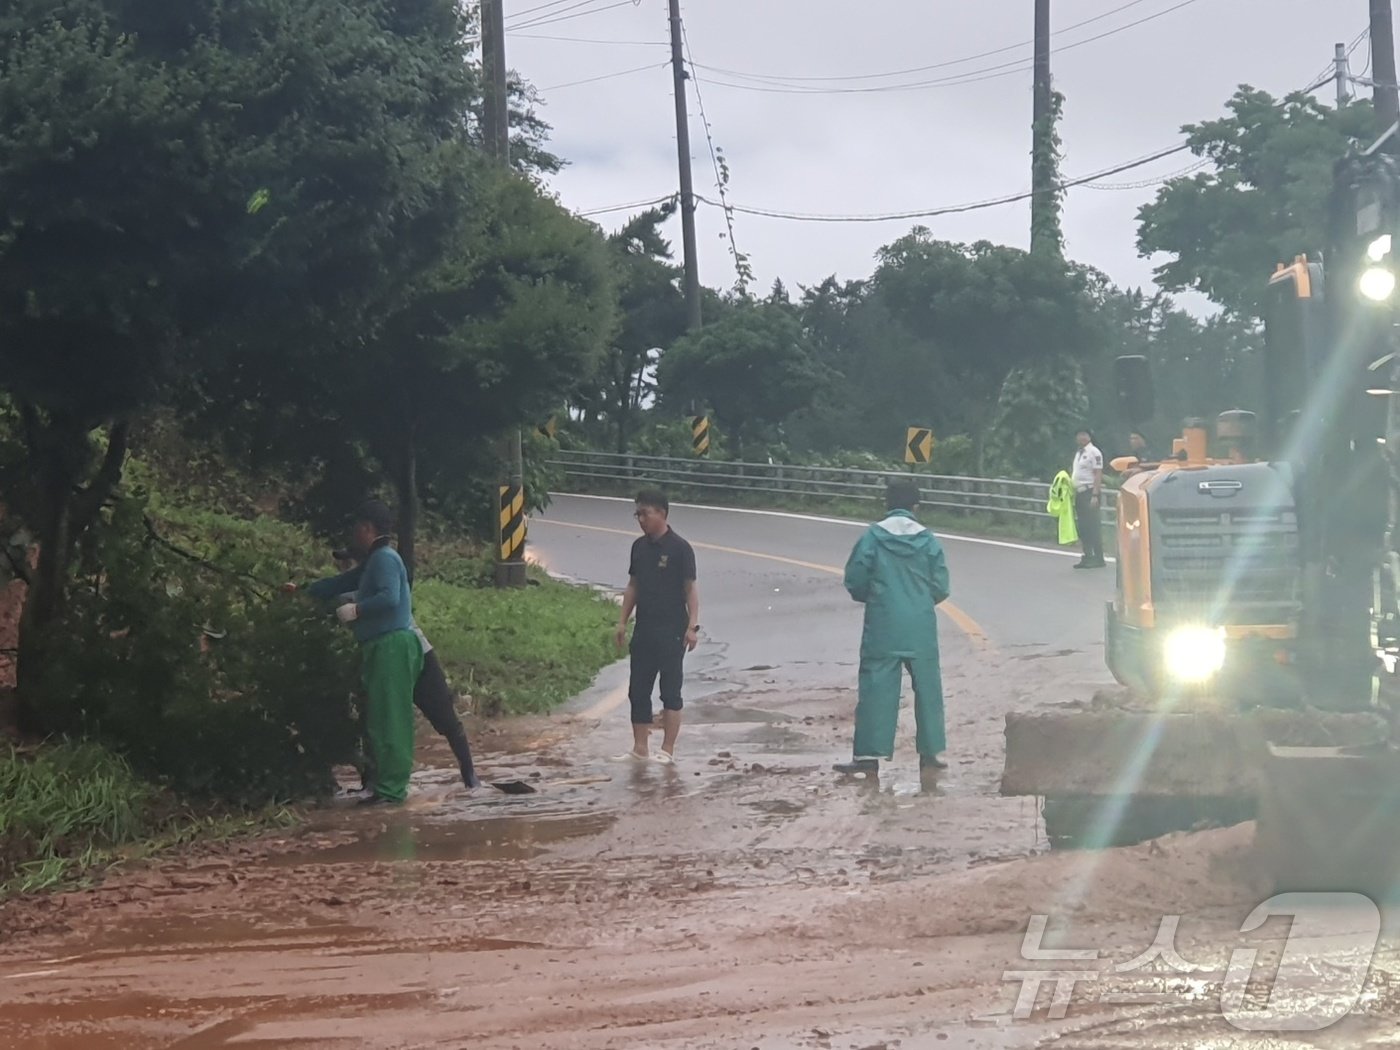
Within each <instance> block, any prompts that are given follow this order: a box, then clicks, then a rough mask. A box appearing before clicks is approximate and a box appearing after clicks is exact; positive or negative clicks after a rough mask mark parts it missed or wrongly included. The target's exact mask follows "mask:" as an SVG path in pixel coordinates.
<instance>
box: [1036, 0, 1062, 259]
mask: <svg viewBox="0 0 1400 1050" xmlns="http://www.w3.org/2000/svg"><path fill="white" fill-rule="evenodd" d="M1033 76H1034V88H1033V93H1032V102H1031V107H1032V108H1031V190H1032V195H1031V251H1037V250H1042V249H1044V248H1046V247H1047V245H1046V244H1045V243H1044V242H1045V239H1046V237H1047V235H1048V234H1050V233H1051V232H1052V231H1053V230H1054V219H1055V216H1054V214H1053V213H1054V211H1055V209H1056V207H1057V206H1058V202H1057V200H1056V197H1055V188H1054V186H1053V185H1048V184H1047V182H1048V180H1047V176H1049V179H1053V178H1054V170H1055V166H1054V165H1053V164H1051V163H1048V162H1047V161H1048V158H1049V155H1050V149H1051V145H1050V143H1049V141H1046V140H1049V139H1051V138H1053V136H1054V134H1055V129H1054V126H1053V119H1054V118H1053V116H1052V114H1051V110H1052V109H1053V105H1054V103H1053V101H1052V98H1051V94H1052V91H1053V87H1052V86H1051V81H1050V0H1035V71H1034V74H1033Z"/></svg>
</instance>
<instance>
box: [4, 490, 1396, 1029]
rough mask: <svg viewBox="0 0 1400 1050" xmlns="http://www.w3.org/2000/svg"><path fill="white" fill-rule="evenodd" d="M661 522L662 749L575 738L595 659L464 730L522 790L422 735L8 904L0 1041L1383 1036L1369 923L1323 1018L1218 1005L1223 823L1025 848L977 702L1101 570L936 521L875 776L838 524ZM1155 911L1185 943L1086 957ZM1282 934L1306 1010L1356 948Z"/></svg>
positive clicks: (581, 562) (1222, 966) (1057, 691)
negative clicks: (298, 794)
mask: <svg viewBox="0 0 1400 1050" xmlns="http://www.w3.org/2000/svg"><path fill="white" fill-rule="evenodd" d="M627 510H628V508H627V506H626V504H621V503H609V502H606V501H592V500H580V499H561V500H559V501H557V502H556V505H555V506H554V507H553V508H551V510H550V513H549V517H548V520H547V521H539V522H536V523H535V524H534V526H533V527H532V531H531V541H532V544H533V546H534V549H535V551H536V552H537V554H538V555H539V556H540V557H541V558H542V560H543V561H545V563H546V564H548V565H549V566H550V567H551V568H552V569H553V570H554V571H557V572H560V573H563V574H567V575H570V576H573V577H575V578H579V579H588V580H591V581H592V582H595V583H598V584H603V585H609V584H617V583H618V582H620V581H619V580H618V578H617V573H616V571H609V570H616V569H617V568H618V566H619V565H620V567H621V569H623V570H625V567H626V562H625V560H624V559H625V555H626V546H627V544H628V542H629V540H630V537H631V535H632V530H631V527H630V521H629V519H628V517H627ZM673 520H674V521H675V523H676V527H677V529H678V531H681V532H682V533H683V534H685V535H686V536H687V537H688V538H690V539H691V540H692V541H693V542H697V544H705V546H703V547H699V548H698V549H697V554H698V556H699V562H700V569H701V588H702V598H703V600H704V610H703V616H702V619H703V621H704V622H705V624H706V638H705V641H704V643H703V644H702V647H701V649H700V651H699V652H697V653H696V654H695V657H694V658H693V659H692V660H691V661H690V663H689V664H688V676H689V677H688V681H689V688H688V692H687V716H686V717H687V722H686V727H685V729H684V731H683V733H682V737H681V746H680V748H679V749H678V759H679V761H678V763H677V765H675V766H672V767H665V766H661V765H658V764H654V763H646V764H634V763H630V762H629V763H615V762H612V761H610V760H609V758H610V756H612V755H614V754H615V753H617V752H619V751H621V750H623V749H625V748H626V747H627V746H628V744H629V742H630V740H629V738H630V730H629V729H628V726H627V713H626V706H625V699H624V686H625V668H622V667H620V666H615V667H613V668H610V669H608V670H607V671H605V672H604V673H603V675H601V676H600V678H599V681H598V683H597V684H596V686H595V687H594V689H592V690H590V692H589V693H587V694H586V695H584V696H581V697H579V698H577V699H576V700H575V701H574V702H573V703H571V704H570V705H569V706H568V707H567V708H566V709H565V710H564V711H561V712H559V713H557V714H556V715H554V716H551V717H541V718H530V719H521V720H518V721H515V722H511V723H506V724H503V725H499V726H493V727H489V731H487V730H483V731H481V732H479V733H478V736H477V740H476V744H477V749H478V750H479V751H480V753H481V756H482V767H483V773H484V774H485V777H484V778H485V779H488V780H495V781H515V780H518V781H521V782H524V783H527V784H530V785H532V786H533V787H534V788H535V791H534V792H533V793H531V794H525V795H505V794H502V793H500V792H497V791H493V790H491V789H489V788H486V789H480V790H478V791H476V792H471V793H469V792H466V791H465V790H464V789H463V788H461V787H460V785H459V784H456V783H455V782H454V780H453V777H452V775H451V773H450V772H449V771H448V770H446V769H443V768H434V766H435V765H436V764H437V763H435V756H437V750H436V749H435V747H434V746H432V745H430V744H429V741H428V739H427V737H426V735H425V736H424V737H423V738H422V741H423V743H424V744H425V745H428V746H425V747H424V748H423V749H422V752H421V757H422V758H423V759H424V760H425V761H424V767H425V768H423V769H421V770H420V771H419V772H417V773H416V774H415V783H414V790H413V794H412V797H411V799H410V802H409V804H408V805H407V806H405V807H403V808H402V809H399V810H390V811H386V810H382V809H375V810H370V811H364V810H355V809H353V808H352V809H329V810H326V811H323V812H320V813H318V814H316V815H315V816H314V818H313V820H312V821H311V822H310V824H309V825H308V826H307V827H306V828H304V829H301V830H299V831H298V832H297V833H295V834H292V835H285V836H282V837H277V838H269V839H267V840H262V841H260V842H257V843H240V844H230V845H226V846H216V847H206V848H203V849H200V850H196V851H193V852H191V853H190V854H189V855H187V856H184V857H181V858H177V859H175V860H172V861H169V862H166V863H162V864H160V865H157V866H154V867H152V868H146V869H137V870H131V871H129V872H126V873H123V874H120V875H118V876H116V877H114V878H112V879H110V880H108V882H107V883H105V884H104V885H103V886H101V887H99V888H98V889H95V890H92V891H87V892H80V893H71V894H66V895H63V896H61V897H56V898H48V899H44V900H40V901H35V902H31V903H28V904H26V905H24V906H22V907H19V908H10V909H7V910H5V911H3V912H0V922H3V923H4V925H3V926H0V1050H5V1048H9V1047H14V1048H17V1050H20V1048H22V1050H68V1048H79V1047H81V1048H89V1047H91V1048H97V1050H104V1048H107V1047H123V1048H135V1050H144V1048H157V1047H159V1048H176V1047H179V1048H186V1050H207V1048H215V1047H230V1048H234V1047H298V1048H300V1047H309V1048H319V1047H327V1048H342V1047H344V1048H350V1047H355V1048H361V1047H363V1048H376V1050H378V1048H392V1050H400V1048H402V1050H407V1048H429V1047H431V1048H460V1047H468V1046H470V1047H472V1048H473V1050H507V1048H511V1050H514V1048H525V1047H529V1048H531V1050H535V1048H554V1047H559V1048H564V1047H568V1048H574V1047H578V1048H581V1050H592V1048H599V1050H603V1048H608V1050H611V1048H623V1047H626V1048H665V1050H720V1048H725V1050H728V1048H739V1050H746V1048H750V1047H759V1048H762V1050H796V1048H801V1050H879V1048H884V1050H894V1048H896V1047H898V1048H901V1050H911V1048H912V1050H922V1048H924V1047H968V1048H988V1050H992V1048H1003V1047H1031V1046H1038V1045H1055V1046H1062V1047H1094V1048H1098V1047H1109V1046H1132V1047H1178V1046H1193V1047H1211V1048H1214V1047H1222V1048H1223V1047H1232V1048H1235V1047H1238V1048H1251V1050H1253V1048H1265V1047H1290V1048H1300V1047H1319V1048H1322V1047H1326V1048H1331V1047H1340V1046H1351V1045H1362V1044H1364V1045H1370V1046H1384V1045H1392V1042H1387V1040H1392V1041H1396V1040H1395V1033H1396V1031H1397V1028H1396V1021H1397V1018H1400V1001H1397V989H1400V984H1395V983H1393V982H1394V981H1395V978H1393V977H1392V976H1391V975H1392V974H1400V960H1397V958H1396V953H1395V950H1394V943H1395V942H1394V938H1393V937H1391V935H1390V934H1389V932H1387V933H1385V934H1383V935H1382V936H1381V938H1380V944H1381V948H1382V951H1381V952H1380V954H1379V955H1378V956H1377V961H1376V963H1375V965H1374V966H1372V968H1371V969H1370V971H1369V974H1368V976H1367V978H1366V985H1365V989H1364V991H1361V992H1358V994H1357V996H1356V1006H1355V1009H1353V1010H1352V1011H1351V1013H1350V1015H1349V1016H1347V1017H1345V1018H1343V1019H1342V1020H1341V1021H1339V1022H1338V1023H1337V1024H1335V1025H1332V1026H1330V1027H1328V1028H1327V1029H1325V1030H1323V1031H1320V1032H1304V1033H1300V1032H1297V1031H1293V1032H1250V1031H1246V1030H1243V1029H1241V1028H1239V1027H1236V1026H1232V1025H1231V1024H1229V1023H1228V1022H1227V1021H1226V1020H1224V1019H1223V1018H1222V1015H1221V1006H1220V1003H1221V998H1222V994H1223V991H1224V989H1225V988H1226V986H1227V984H1228V981H1227V978H1228V974H1229V964H1230V961H1231V958H1232V956H1231V955H1230V948H1231V947H1232V946H1233V945H1235V944H1236V943H1241V944H1243V943H1245V942H1244V941H1242V940H1241V934H1240V932H1239V931H1240V929H1241V925H1242V923H1243V921H1244V918H1245V916H1247V915H1248V914H1249V912H1250V910H1251V909H1252V908H1254V906H1255V905H1256V904H1258V903H1259V901H1260V900H1261V899H1263V896H1264V895H1265V894H1264V891H1262V890H1261V889H1260V888H1259V887H1258V885H1257V884H1256V883H1255V881H1254V880H1253V879H1252V876H1251V869H1250V866H1249V862H1248V858H1249V848H1250V843H1251V830H1250V828H1249V827H1247V826H1246V827H1241V828H1233V829H1224V830H1217V831H1213V832H1207V833H1203V834H1199V835H1180V836H1173V837H1171V838H1169V839H1166V840H1163V841H1161V842H1157V843H1150V844H1146V845H1143V846H1138V847H1131V848H1127V849H1121V850H1111V851H1104V852H1102V853H1096V854H1087V853H1084V854H1074V853H1062V854H1053V855H1052V854H1050V853H1049V852H1048V851H1047V848H1046V844H1045V839H1044V834H1043V829H1042V826H1041V822H1040V818H1039V814H1038V812H1037V807H1036V804H1035V802H1034V800H1031V799H1021V798H1012V799H1006V798H1001V797H1000V796H999V795H998V794H997V785H998V781H999V777H1000V773H1001V758H1002V736H1001V732H1002V725H1003V720H1004V717H1005V715H1006V713H1007V712H1008V711H1011V710H1038V709H1043V708H1045V707H1047V706H1050V705H1054V704H1057V703H1067V702H1071V701H1075V700H1082V699H1084V697H1085V696H1086V695H1088V692H1090V691H1092V689H1093V688H1095V687H1096V686H1098V685H1101V684H1103V682H1104V681H1105V678H1106V676H1105V675H1104V673H1103V672H1102V670H1101V668H1100V666H1099V664H1100V661H1101V655H1102V649H1101V645H1100V643H1099V641H1098V639H1097V637H1096V636H1097V633H1098V630H1099V627H1098V624H1099V622H1100V618H1101V602H1102V600H1103V599H1104V597H1105V592H1106V591H1107V589H1108V588H1110V587H1111V580H1109V579H1108V578H1107V577H1105V576H1099V577H1097V578H1095V579H1093V580H1085V579H1083V578H1082V576H1083V574H1075V573H1071V572H1069V571H1068V560H1067V559H1065V558H1063V557H1061V556H1057V555H1056V554H1054V553H1048V554H1047V553H1044V552H1037V551H1035V550H1032V549H1024V548H1023V547H1022V546H1020V545H1011V546H1008V547H997V546H994V545H988V544H982V543H972V542H960V541H956V540H949V541H948V543H947V547H948V551H949V558H950V562H951V566H952V574H953V581H954V601H955V602H956V603H958V608H957V609H956V610H955V615H954V616H949V617H948V618H946V619H945V620H944V624H943V648H944V668H945V682H946V689H947V706H948V727H949V738H950V744H951V746H950V750H949V759H950V768H949V769H948V770H947V771H946V772H944V773H942V774H941V775H939V776H937V777H936V778H931V779H930V778H921V777H920V775H919V772H918V769H917V763H916V760H915V757H914V753H913V747H912V741H911V739H910V736H911V730H912V727H911V726H908V725H904V726H901V735H900V743H899V755H898V757H897V759H896V761H895V762H893V763H891V764H890V766H889V768H888V769H885V770H882V774H881V776H880V777H878V778H840V777H837V776H835V775H834V774H832V773H831V772H830V764H831V762H833V761H835V760H839V759H841V758H844V757H847V756H848V754H849V747H850V733H851V716H852V711H853V707H854V692H853V688H852V681H853V679H854V675H855V658H856V645H857V641H858V631H859V610H858V608H857V607H855V606H854V605H853V603H851V602H850V601H849V600H848V599H847V598H846V596H845V595H844V592H842V591H841V589H840V584H839V580H838V579H837V578H836V576H837V575H838V574H839V569H840V566H841V565H842V563H843V561H844V556H845V552H846V551H847V550H848V549H849V546H850V544H851V543H852V542H854V539H855V536H856V531H855V529H854V527H853V526H850V525H846V524H841V523H820V522H813V523H804V522H801V521H798V520H795V519H792V518H765V517H763V516H759V515H738V514H728V513H725V512H718V511H703V512H702V511H693V510H688V509H684V508H677V509H676V511H675V512H674V513H673ZM775 559H781V560H775ZM478 728H480V727H478ZM443 764H445V763H443ZM1035 915H1044V916H1047V917H1048V918H1047V921H1048V923H1049V927H1048V928H1049V931H1050V932H1049V933H1048V934H1047V937H1046V939H1045V940H1043V941H1042V942H1041V944H1042V945H1044V946H1047V947H1048V946H1053V947H1052V948H1051V950H1056V951H1068V950H1071V949H1079V950H1081V951H1083V950H1092V951H1093V952H1094V953H1095V957H1094V958H1093V959H1092V960H1089V961H1080V962H1066V961H1064V960H1063V959H1059V960H1048V961H1047V960H1038V961H1035V960H1033V961H1029V962H1028V961H1027V960H1026V959H1025V958H1023V955H1024V954H1025V943H1024V938H1025V935H1026V930H1027V927H1028V925H1029V924H1030V923H1031V922H1032V921H1033V916H1035ZM1167 915H1177V916H1180V928H1179V931H1177V932H1176V934H1175V939H1174V941H1173V944H1174V947H1175V948H1177V949H1179V951H1180V954H1181V956H1183V957H1184V958H1185V959H1187V960H1190V964H1191V965H1192V966H1193V967H1194V969H1192V970H1191V972H1189V973H1186V974H1182V973H1177V972H1174V971H1172V972H1166V973H1156V972H1149V971H1145V970H1142V969H1135V970H1132V971H1131V972H1128V973H1124V974H1119V973H1116V972H1114V969H1113V968H1114V966H1115V965H1119V964H1121V963H1122V962H1123V961H1125V960H1131V959H1132V958H1133V957H1134V956H1137V955H1139V954H1140V953H1141V952H1142V951H1143V950H1144V948H1146V946H1147V945H1149V944H1150V943H1152V942H1153V940H1154V937H1155V936H1156V935H1157V934H1158V933H1159V931H1160V927H1161V922H1162V919H1163V917H1164V916H1167ZM1270 923H1271V925H1269V926H1267V927H1266V928H1265V929H1264V930H1263V931H1262V933H1261V934H1260V935H1259V936H1258V937H1256V939H1255V941H1253V942H1250V943H1252V944H1255V945H1257V946H1258V947H1259V948H1260V949H1261V950H1260V952H1259V958H1260V960H1261V961H1260V962H1259V964H1258V969H1259V972H1260V973H1265V972H1267V970H1268V966H1269V965H1270V962H1269V960H1270V959H1273V958H1276V957H1277V956H1279V955H1280V954H1281V953H1283V954H1286V953H1284V948H1285V947H1286V946H1285V945H1284V938H1286V937H1287V935H1288V928H1287V924H1286V922H1284V923H1283V925H1282V926H1280V925H1279V923H1277V922H1275V921H1274V920H1270ZM1331 932H1333V933H1335V932H1336V931H1331ZM1339 945H1340V946H1339ZM1312 947H1313V948H1314V949H1315V950H1314V951H1312V952H1311V953H1310V954H1309V956H1308V957H1309V958H1311V959H1315V960H1320V962H1316V963H1314V964H1313V965H1314V967H1315V972H1314V971H1309V974H1310V978H1309V979H1310V980H1312V981H1313V984H1312V985H1308V984H1307V983H1306V982H1304V984H1303V985H1301V986H1300V987H1302V988H1303V994H1304V995H1305V997H1306V996H1311V997H1312V998H1311V999H1310V1000H1309V1002H1311V1003H1312V1004H1313V1007H1314V1008H1315V1009H1320V1008H1322V1007H1325V1006H1326V1004H1327V1003H1329V1002H1334V1001H1336V999H1337V997H1338V996H1339V995H1345V989H1342V990H1341V991H1338V990H1337V989H1336V988H1334V987H1332V986H1331V985H1329V984H1328V982H1329V981H1330V980H1332V977H1333V976H1334V975H1335V973H1337V972H1341V971H1342V970H1345V968H1346V967H1347V966H1352V965H1353V964H1354V959H1352V958H1351V956H1348V955H1347V954H1346V952H1352V954H1353V955H1354V954H1355V949H1354V946H1350V947H1347V946H1346V945H1342V944H1341V942H1340V941H1337V940H1336V939H1335V938H1333V939H1332V940H1328V939H1326V938H1321V939H1319V940H1318V941H1317V942H1316V944H1314V945H1312ZM1344 948H1345V951H1344V950H1343V949H1344ZM1270 953H1272V954H1270ZM1271 965H1273V966H1274V967H1275V970H1278V969H1279V967H1280V964H1278V963H1276V962H1274V963H1272V964H1271ZM1046 968H1052V969H1055V968H1058V969H1061V970H1063V969H1076V968H1077V972H1079V973H1080V978H1079V979H1078V981H1077V983H1074V984H1073V986H1072V987H1073V991H1074V995H1073V996H1072V997H1071V998H1070V1000H1069V1001H1067V1002H1066V1004H1065V1009H1064V1011H1063V1015H1062V1016H1057V1010H1056V1008H1055V1005H1054V1001H1053V998H1052V993H1053V990H1054V989H1053V988H1052V987H1051V985H1049V984H1047V985H1046V986H1045V987H1043V988H1042V990H1041V994H1040V995H1039V996H1038V998H1037V999H1036V1001H1035V1003H1034V1009H1029V1010H1027V1011H1025V1015H1024V1016H1018V1014H1017V1002H1018V998H1017V997H1018V990H1019V988H1020V987H1021V985H1020V984H1019V983H1017V981H1016V980H1012V979H1008V978H1007V977H1006V976H1005V975H1006V974H1007V973H1008V972H1016V971H1023V970H1027V969H1032V970H1035V969H1046ZM1086 974H1096V975H1098V976H1093V977H1090V976H1086ZM1230 987H1233V985H1231V986H1230ZM1109 992H1112V993H1113V994H1114V995H1116V996H1118V997H1119V998H1122V997H1123V996H1125V995H1129V994H1130V993H1131V996H1132V997H1135V998H1138V999H1141V998H1142V996H1143V995H1157V996H1162V995H1166V996H1167V999H1166V1000H1164V1001H1158V1002H1147V1003H1143V1002H1105V1001H1104V998H1105V996H1106V995H1107V994H1108V993H1109ZM1254 992H1255V993H1256V994H1257V992H1258V988H1257V987H1255V988H1254Z"/></svg>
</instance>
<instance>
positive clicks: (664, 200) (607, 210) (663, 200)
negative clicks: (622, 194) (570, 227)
mask: <svg viewBox="0 0 1400 1050" xmlns="http://www.w3.org/2000/svg"><path fill="white" fill-rule="evenodd" d="M676 197H677V194H674V193H671V194H668V195H667V196H665V197H653V198H652V199H651V200H645V201H631V202H629V203H627V204H609V205H607V206H606V207H603V208H589V209H587V210H585V211H576V212H574V214H575V215H577V216H579V217H580V218H587V217H588V216H590V215H611V214H612V213H614V212H619V211H633V210H635V209H638V208H656V207H659V206H660V205H662V204H669V203H671V202H672V201H674V200H675V199H676Z"/></svg>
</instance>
